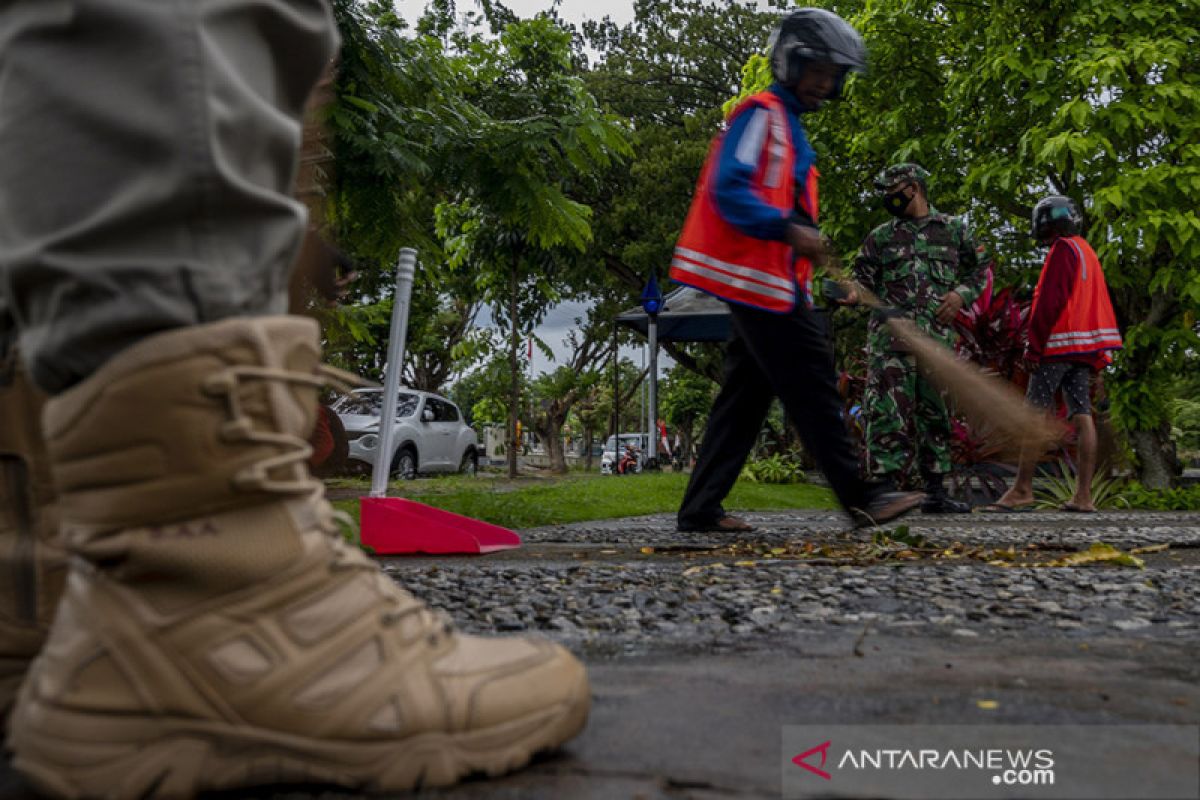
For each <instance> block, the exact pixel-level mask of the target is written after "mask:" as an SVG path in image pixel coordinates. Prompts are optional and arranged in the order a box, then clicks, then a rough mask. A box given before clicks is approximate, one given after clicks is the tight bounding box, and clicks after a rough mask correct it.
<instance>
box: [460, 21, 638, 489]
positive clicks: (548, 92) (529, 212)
mask: <svg viewBox="0 0 1200 800" xmlns="http://www.w3.org/2000/svg"><path fill="white" fill-rule="evenodd" d="M462 44H465V45H466V46H465V47H463V49H462V51H461V54H460V55H458V56H456V58H458V59H459V60H461V62H462V64H463V70H462V71H463V75H464V79H463V84H462V85H461V86H460V87H459V88H460V89H461V90H462V91H463V93H464V96H467V97H469V98H470V99H471V102H472V103H473V104H474V107H475V108H476V109H477V110H478V112H479V113H478V116H477V118H476V119H475V121H474V122H475V129H474V130H473V131H472V132H471V135H470V136H469V137H468V138H467V139H466V140H464V141H463V142H461V143H460V146H459V147H458V148H457V149H456V152H455V158H454V159H453V161H452V163H450V164H448V165H447V167H446V168H447V170H448V171H449V172H450V174H452V175H453V176H454V177H455V179H456V180H457V182H458V183H459V185H460V186H461V193H460V195H459V196H458V197H457V198H455V199H452V200H447V201H445V202H443V203H442V204H441V205H440V206H439V209H438V232H439V234H440V235H441V236H442V237H443V239H444V241H445V242H446V246H447V249H448V250H449V251H450V253H451V255H452V258H451V263H452V264H453V265H455V266H456V267H458V268H459V269H463V270H466V271H468V273H469V274H471V275H473V276H474V280H475V284H476V286H477V287H478V288H479V289H480V290H481V292H482V294H483V296H484V298H485V299H486V301H487V302H489V303H490V304H491V306H492V308H493V316H494V317H496V318H497V319H501V320H504V321H505V322H506V323H507V325H508V327H509V363H510V370H511V375H512V378H511V384H512V396H511V398H510V408H509V436H510V441H511V437H512V436H513V435H514V434H515V428H516V421H517V411H518V408H519V407H520V385H519V369H518V349H519V345H520V341H521V338H522V334H526V335H527V334H528V332H529V331H530V330H531V329H532V327H533V326H534V325H535V324H536V323H537V321H538V320H539V319H540V318H541V315H542V314H544V312H545V309H546V308H547V307H548V306H549V305H551V304H552V303H554V302H555V301H557V300H558V299H560V297H562V289H561V287H562V285H564V284H567V283H569V281H566V280H561V279H560V280H555V278H556V277H558V278H561V277H562V273H563V272H564V270H565V269H566V268H567V267H569V266H571V265H577V264H578V261H577V258H576V256H575V255H574V254H575V253H579V252H582V251H583V250H584V249H585V248H586V247H587V245H588V243H589V241H590V240H591V235H592V234H591V224H590V223H591V209H590V208H589V207H588V206H586V205H585V204H583V203H581V202H579V201H577V200H574V199H572V198H571V197H570V196H569V194H568V191H569V190H570V189H572V188H573V185H574V183H575V182H578V181H587V180H589V179H591V178H592V177H593V176H595V175H598V174H599V173H600V172H601V171H602V170H603V169H604V168H606V167H608V166H609V164H611V163H612V161H613V160H614V159H615V158H617V157H620V156H621V155H624V154H627V153H628V152H629V147H628V144H627V143H626V141H625V139H624V137H623V135H622V132H621V128H620V126H619V125H618V124H617V121H616V119H615V118H614V117H612V116H611V115H607V114H604V113H603V112H601V111H600V109H599V108H598V107H597V106H596V103H595V101H594V99H593V98H592V97H591V95H590V94H588V93H587V91H586V89H585V88H584V85H583V83H582V81H581V80H580V79H579V77H578V76H576V75H574V74H573V69H574V65H573V62H572V59H571V35H570V33H569V32H568V31H566V30H564V29H563V28H561V27H560V26H559V25H558V24H556V23H555V22H554V21H553V20H551V19H549V18H547V17H544V16H543V17H538V18H535V19H532V20H524V21H515V22H509V23H508V24H507V25H505V27H504V28H503V30H502V32H501V33H500V36H499V38H497V39H494V40H484V39H482V38H474V39H471V40H470V41H469V42H463V43H460V46H461V45H462ZM468 78H469V79H468ZM508 471H509V475H510V476H514V477H515V475H516V450H515V448H513V447H509V448H508Z"/></svg>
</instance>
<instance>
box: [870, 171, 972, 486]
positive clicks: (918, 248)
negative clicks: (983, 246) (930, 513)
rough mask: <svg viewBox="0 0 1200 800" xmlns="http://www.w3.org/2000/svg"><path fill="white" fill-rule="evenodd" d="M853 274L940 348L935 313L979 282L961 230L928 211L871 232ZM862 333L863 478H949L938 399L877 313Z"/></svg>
mask: <svg viewBox="0 0 1200 800" xmlns="http://www.w3.org/2000/svg"><path fill="white" fill-rule="evenodd" d="M886 174H887V173H885V175H886ZM854 275H855V278H856V279H857V280H858V282H859V283H861V284H862V285H863V286H865V287H867V288H868V289H870V290H871V291H873V292H874V293H875V294H877V295H878V296H879V297H880V298H881V299H882V300H883V302H884V303H885V304H887V305H889V306H893V307H895V308H898V309H900V310H901V311H902V312H903V313H904V315H905V316H907V317H909V318H910V319H912V320H914V321H915V322H916V324H917V325H918V326H919V327H920V328H921V329H922V330H924V331H926V332H927V333H929V334H932V335H933V336H935V337H936V338H938V339H940V340H942V341H943V342H945V343H946V344H947V345H950V344H952V342H953V331H952V329H951V327H950V326H948V325H942V324H940V323H939V322H938V321H937V314H936V312H937V308H938V306H939V305H940V304H941V302H942V297H943V296H944V295H945V294H946V293H947V292H950V291H956V292H958V294H959V295H961V296H962V299H963V303H964V305H970V304H971V303H972V302H974V301H975V298H976V297H978V296H979V293H980V292H981V291H982V289H983V286H984V283H985V273H984V270H983V267H982V265H981V264H980V263H979V260H978V257H977V254H976V250H975V242H974V241H973V238H972V236H971V232H970V231H969V230H968V229H967V226H966V224H965V223H964V222H963V221H962V220H961V219H959V218H957V217H952V216H950V215H948V214H942V213H940V212H938V211H937V210H936V209H935V208H933V206H932V205H931V206H930V207H929V214H928V215H927V216H926V217H924V218H922V219H909V218H903V217H902V218H897V219H894V220H892V221H891V222H887V223H885V224H883V225H880V226H879V227H878V228H876V229H875V230H873V231H872V232H871V233H870V235H868V236H867V238H866V240H865V241H864V242H863V244H862V249H861V250H860V251H859V254H858V256H857V258H856V259H855V262H854ZM867 332H868V348H869V358H868V372H867V387H866V393H865V396H864V398H863V412H864V417H865V419H866V447H867V472H868V473H869V474H870V475H871V476H872V477H881V476H884V475H888V476H890V477H892V478H893V479H896V480H898V481H900V482H901V483H910V484H913V485H919V484H917V480H918V476H917V475H915V474H914V472H915V469H914V468H919V470H920V474H921V475H928V474H931V473H933V474H945V473H947V472H949V471H950V415H949V412H948V411H947V408H946V404H945V402H944V400H943V399H942V397H941V395H940V394H939V393H938V392H937V391H936V390H935V389H934V388H933V387H931V386H930V385H929V384H928V383H927V382H926V381H925V380H924V379H923V378H921V377H920V376H919V375H918V374H917V370H916V365H915V364H914V362H913V358H912V356H911V355H909V354H907V353H905V352H903V350H902V347H901V345H900V343H899V342H895V341H893V339H892V337H891V336H890V335H889V334H888V330H887V326H886V324H885V322H884V321H883V319H881V318H880V317H879V316H878V315H877V314H872V315H871V319H870V321H869V323H868V328H867ZM914 462H915V463H914Z"/></svg>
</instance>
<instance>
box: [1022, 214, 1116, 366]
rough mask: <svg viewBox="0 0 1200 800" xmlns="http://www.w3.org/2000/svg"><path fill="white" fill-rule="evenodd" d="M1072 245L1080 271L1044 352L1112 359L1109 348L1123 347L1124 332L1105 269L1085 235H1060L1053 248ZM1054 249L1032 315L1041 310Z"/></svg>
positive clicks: (1045, 264) (1047, 353) (1047, 256)
mask: <svg viewBox="0 0 1200 800" xmlns="http://www.w3.org/2000/svg"><path fill="white" fill-rule="evenodd" d="M1055 247H1070V248H1071V249H1072V250H1073V251H1074V252H1075V256H1076V257H1077V258H1078V259H1079V271H1078V272H1077V273H1076V275H1075V285H1074V286H1072V287H1071V295H1070V297H1069V298H1068V299H1067V305H1066V306H1065V307H1064V308H1063V310H1062V313H1061V314H1059V317H1058V321H1057V322H1055V323H1054V327H1053V328H1051V329H1050V335H1049V336H1048V337H1047V338H1046V345H1045V348H1044V349H1043V351H1042V355H1044V356H1046V357H1049V358H1061V357H1063V356H1074V355H1099V356H1100V357H1101V358H1103V360H1104V363H1106V364H1108V363H1111V362H1112V356H1110V355H1109V354H1108V351H1109V350H1120V349H1121V348H1122V346H1123V345H1122V343H1121V332H1120V331H1119V330H1118V329H1117V317H1116V315H1115V314H1114V313H1113V307H1112V301H1111V300H1110V299H1109V297H1108V285H1107V284H1106V283H1105V282H1104V271H1103V270H1102V269H1100V259H1098V258H1096V252H1095V251H1094V250H1092V247H1091V245H1089V244H1088V243H1087V242H1086V241H1085V240H1084V238H1083V237H1082V236H1063V237H1060V238H1059V239H1056V240H1055V242H1054V244H1053V245H1052V246H1051V248H1050V253H1053V252H1054V248H1055ZM1050 253H1047V254H1046V261H1045V263H1044V264H1043V265H1042V274H1041V277H1039V278H1038V285H1037V288H1036V289H1034V290H1033V308H1032V310H1031V311H1030V316H1031V317H1032V316H1033V315H1034V314H1036V313H1037V304H1038V297H1039V296H1040V295H1041V293H1042V282H1043V281H1044V280H1045V279H1046V270H1047V268H1048V267H1049V266H1050Z"/></svg>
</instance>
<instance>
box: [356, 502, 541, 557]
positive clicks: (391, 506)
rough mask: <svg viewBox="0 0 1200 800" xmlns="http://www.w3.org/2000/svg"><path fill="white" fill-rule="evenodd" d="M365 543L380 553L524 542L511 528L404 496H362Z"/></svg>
mask: <svg viewBox="0 0 1200 800" xmlns="http://www.w3.org/2000/svg"><path fill="white" fill-rule="evenodd" d="M359 503H360V505H359V508H360V510H361V519H360V520H359V527H360V529H361V534H362V543H363V544H364V545H366V546H367V547H370V548H371V549H372V550H374V551H375V553H376V554H377V555H381V556H390V555H401V554H404V553H433V554H443V553H494V552H496V551H497V550H511V549H513V548H515V547H520V546H521V537H519V536H517V534H515V533H514V532H512V531H510V530H509V529H508V528H501V527H500V526H499V525H492V524H491V523H489V522H481V521H480V520H477V519H471V518H470V517H464V516H462V515H461V514H455V513H452V512H450V511H442V510H441V509H440V508H433V507H432V506H427V505H425V504H424V503H418V502H415V501H413V500H405V499H403V498H401V497H363V498H360V500H359Z"/></svg>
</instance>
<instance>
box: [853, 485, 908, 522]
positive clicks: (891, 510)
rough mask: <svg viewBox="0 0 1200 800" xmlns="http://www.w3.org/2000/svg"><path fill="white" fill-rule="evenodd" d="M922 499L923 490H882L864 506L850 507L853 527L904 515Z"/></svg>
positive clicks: (890, 519)
mask: <svg viewBox="0 0 1200 800" xmlns="http://www.w3.org/2000/svg"><path fill="white" fill-rule="evenodd" d="M924 499H925V493H924V492H882V493H880V494H877V495H875V496H874V497H873V498H871V501H870V502H869V503H867V507H866V508H852V509H850V516H851V517H853V519H854V527H855V528H866V527H869V526H871V525H882V524H883V523H885V522H891V521H892V520H894V519H899V518H900V517H902V516H904V515H905V514H907V513H908V512H910V511H912V510H913V509H914V508H916V507H917V506H919V505H920V504H921V502H922V501H923V500H924Z"/></svg>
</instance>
